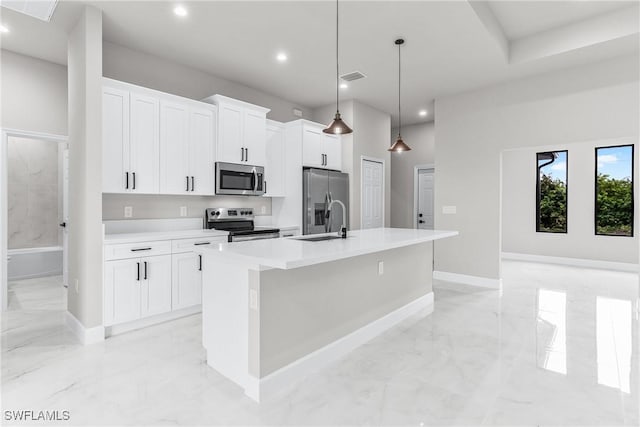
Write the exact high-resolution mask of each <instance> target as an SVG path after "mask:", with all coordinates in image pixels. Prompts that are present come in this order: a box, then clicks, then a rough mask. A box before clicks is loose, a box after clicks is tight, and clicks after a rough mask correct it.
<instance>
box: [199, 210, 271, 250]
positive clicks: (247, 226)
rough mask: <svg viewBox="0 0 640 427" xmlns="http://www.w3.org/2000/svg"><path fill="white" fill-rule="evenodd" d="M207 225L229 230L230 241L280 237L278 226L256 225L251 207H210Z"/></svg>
mask: <svg viewBox="0 0 640 427" xmlns="http://www.w3.org/2000/svg"><path fill="white" fill-rule="evenodd" d="M205 227H206V228H207V229H209V230H211V229H215V230H220V231H228V232H229V238H228V239H229V242H243V241H247V240H259V239H275V238H278V237H280V230H279V229H277V228H263V227H257V228H256V227H255V225H254V223H253V209H251V208H234V209H229V208H208V209H207V210H206V212H205Z"/></svg>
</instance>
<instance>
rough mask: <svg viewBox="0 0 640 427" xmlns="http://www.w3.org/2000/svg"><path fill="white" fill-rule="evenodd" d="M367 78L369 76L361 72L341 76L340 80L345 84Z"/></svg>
mask: <svg viewBox="0 0 640 427" xmlns="http://www.w3.org/2000/svg"><path fill="white" fill-rule="evenodd" d="M365 77H367V76H365V75H364V74H362V73H361V72H360V71H354V72H352V73H347V74H343V75H341V76H340V78H341V79H342V80H344V81H345V82H352V81H354V80H360V79H364V78H365Z"/></svg>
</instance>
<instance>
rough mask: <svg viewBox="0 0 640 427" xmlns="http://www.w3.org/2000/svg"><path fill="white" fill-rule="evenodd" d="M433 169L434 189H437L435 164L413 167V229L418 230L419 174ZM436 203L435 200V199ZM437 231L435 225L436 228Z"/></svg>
mask: <svg viewBox="0 0 640 427" xmlns="http://www.w3.org/2000/svg"><path fill="white" fill-rule="evenodd" d="M428 169H433V181H434V182H433V188H434V189H435V177H436V165H435V164H434V163H426V164H423V165H415V166H414V167H413V227H412V228H418V174H419V173H420V171H421V170H428ZM434 201H435V198H434ZM435 214H436V212H435V205H434V207H433V215H434V219H435ZM433 228H434V229H435V224H434V227H433Z"/></svg>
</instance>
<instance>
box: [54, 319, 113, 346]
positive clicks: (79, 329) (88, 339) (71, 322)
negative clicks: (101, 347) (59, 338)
mask: <svg viewBox="0 0 640 427" xmlns="http://www.w3.org/2000/svg"><path fill="white" fill-rule="evenodd" d="M64 320H65V323H66V324H67V326H68V327H69V329H71V332H73V335H75V336H76V338H78V340H79V341H80V343H82V345H88V344H95V343H97V342H101V341H104V327H103V326H96V327H93V328H85V327H84V325H83V324H82V323H81V322H80V321H79V320H78V319H76V317H75V316H74V315H73V314H72V313H71V312H70V311H65V314H64Z"/></svg>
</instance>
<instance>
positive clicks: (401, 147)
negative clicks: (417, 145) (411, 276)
mask: <svg viewBox="0 0 640 427" xmlns="http://www.w3.org/2000/svg"><path fill="white" fill-rule="evenodd" d="M395 44H396V45H397V46H398V138H397V139H396V142H394V143H393V145H392V146H391V147H389V150H388V151H391V152H394V153H401V152H403V151H409V150H411V147H409V146H408V145H407V144H405V143H404V141H403V140H402V135H401V133H402V116H401V115H400V46H402V45H403V44H404V39H398V40H396V41H395Z"/></svg>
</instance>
